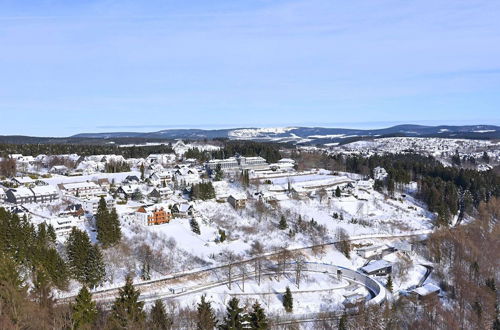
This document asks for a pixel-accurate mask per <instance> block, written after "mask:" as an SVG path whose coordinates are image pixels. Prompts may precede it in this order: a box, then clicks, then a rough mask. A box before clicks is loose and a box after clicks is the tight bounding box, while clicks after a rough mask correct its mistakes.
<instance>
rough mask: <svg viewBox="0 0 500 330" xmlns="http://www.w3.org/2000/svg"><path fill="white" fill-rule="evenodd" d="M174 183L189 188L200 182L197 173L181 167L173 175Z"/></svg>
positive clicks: (194, 170) (191, 169)
mask: <svg viewBox="0 0 500 330" xmlns="http://www.w3.org/2000/svg"><path fill="white" fill-rule="evenodd" d="M174 177H175V181H177V183H178V184H180V185H182V186H191V185H193V184H198V183H200V182H201V178H200V175H199V174H198V171H197V170H196V169H193V168H189V167H187V166H182V167H180V168H179V169H177V170H176V171H175V173H174Z"/></svg>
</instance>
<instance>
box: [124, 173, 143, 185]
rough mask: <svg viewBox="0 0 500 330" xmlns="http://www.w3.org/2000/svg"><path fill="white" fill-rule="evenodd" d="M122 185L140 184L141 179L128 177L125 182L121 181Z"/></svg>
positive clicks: (135, 176)
mask: <svg viewBox="0 0 500 330" xmlns="http://www.w3.org/2000/svg"><path fill="white" fill-rule="evenodd" d="M123 182H124V183H139V182H141V179H139V177H138V176H137V175H128V176H127V177H126V178H125V180H123Z"/></svg>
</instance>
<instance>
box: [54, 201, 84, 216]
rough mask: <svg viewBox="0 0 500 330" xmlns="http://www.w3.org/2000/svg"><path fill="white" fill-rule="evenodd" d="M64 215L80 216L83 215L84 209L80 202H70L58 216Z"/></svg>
mask: <svg viewBox="0 0 500 330" xmlns="http://www.w3.org/2000/svg"><path fill="white" fill-rule="evenodd" d="M61 215H65V216H69V215H71V216H74V217H77V218H80V217H81V216H83V215H85V210H84V209H83V205H82V204H71V205H70V206H68V207H67V208H66V209H65V210H64V212H61V213H60V214H59V216H61Z"/></svg>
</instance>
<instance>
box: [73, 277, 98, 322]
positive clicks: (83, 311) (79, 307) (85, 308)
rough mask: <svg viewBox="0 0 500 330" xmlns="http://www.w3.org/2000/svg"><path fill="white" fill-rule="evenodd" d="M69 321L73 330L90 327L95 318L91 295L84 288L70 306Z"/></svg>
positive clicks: (95, 312)
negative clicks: (70, 320)
mask: <svg viewBox="0 0 500 330" xmlns="http://www.w3.org/2000/svg"><path fill="white" fill-rule="evenodd" d="M71 312H72V313H71V319H72V322H73V327H74V328H75V329H79V328H84V327H90V326H91V325H92V324H93V323H94V321H95V320H96V318H97V313H98V312H97V306H96V303H95V302H93V301H92V295H91V294H90V292H89V290H88V289H87V287H86V286H83V287H82V288H81V289H80V291H79V292H78V295H77V296H76V299H75V303H74V304H72V305H71Z"/></svg>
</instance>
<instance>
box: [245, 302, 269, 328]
mask: <svg viewBox="0 0 500 330" xmlns="http://www.w3.org/2000/svg"><path fill="white" fill-rule="evenodd" d="M252 308H253V310H252V312H251V313H250V315H249V316H250V329H252V330H267V329H269V324H268V320H267V316H266V313H265V312H264V309H263V308H262V307H261V306H260V304H259V303H258V302H256V303H255V304H253V306H252Z"/></svg>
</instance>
